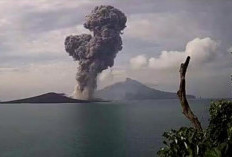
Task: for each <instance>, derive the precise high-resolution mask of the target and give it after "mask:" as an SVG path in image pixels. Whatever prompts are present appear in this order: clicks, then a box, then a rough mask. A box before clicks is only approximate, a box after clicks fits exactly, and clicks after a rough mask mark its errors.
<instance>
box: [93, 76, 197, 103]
mask: <svg viewBox="0 0 232 157" xmlns="http://www.w3.org/2000/svg"><path fill="white" fill-rule="evenodd" d="M96 97H99V98H102V99H107V100H128V99H133V100H136V99H137V100H138V99H176V98H177V95H176V93H171V92H164V91H159V90H156V89H153V88H150V87H148V86H146V85H144V84H143V83H141V82H139V81H137V80H134V79H131V78H126V80H125V81H124V82H117V83H115V84H113V85H111V86H107V87H105V88H103V89H101V90H98V91H97V92H96ZM189 97H190V98H194V96H189Z"/></svg>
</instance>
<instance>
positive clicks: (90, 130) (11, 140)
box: [0, 99, 210, 157]
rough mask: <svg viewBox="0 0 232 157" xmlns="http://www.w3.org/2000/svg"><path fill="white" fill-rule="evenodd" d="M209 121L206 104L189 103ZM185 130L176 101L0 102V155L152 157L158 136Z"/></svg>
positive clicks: (10, 156)
mask: <svg viewBox="0 0 232 157" xmlns="http://www.w3.org/2000/svg"><path fill="white" fill-rule="evenodd" d="M190 104H191V107H192V109H193V110H194V113H196V114H197V115H198V117H199V119H200V120H201V122H202V123H203V125H204V126H207V123H208V107H209V104H210V100H202V99H201V100H191V101H190ZM180 126H190V123H189V121H188V120H186V118H185V117H184V116H183V115H182V113H181V107H180V104H179V101H178V100H155V101H154V100H146V101H128V102H111V103H91V104H1V105H0V157H152V156H153V157H154V156H156V152H157V150H158V149H159V148H160V147H161V146H162V140H163V138H162V133H163V132H164V131H165V130H166V131H168V130H169V129H171V128H179V127H180Z"/></svg>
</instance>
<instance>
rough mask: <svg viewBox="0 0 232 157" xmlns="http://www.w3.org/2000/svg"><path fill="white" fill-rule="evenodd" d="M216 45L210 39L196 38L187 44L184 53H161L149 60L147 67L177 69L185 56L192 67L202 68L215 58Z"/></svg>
mask: <svg viewBox="0 0 232 157" xmlns="http://www.w3.org/2000/svg"><path fill="white" fill-rule="evenodd" d="M218 45H219V44H218V43H217V42H216V41H214V40H212V39H210V38H203V39H200V38H196V39H194V40H192V41H190V42H188V43H187V45H186V48H185V51H162V52H161V54H160V56H159V57H152V58H150V59H149V67H150V68H154V69H168V68H171V69H173V68H175V69H176V68H177V67H178V66H179V64H180V63H181V62H183V61H184V59H185V58H186V57H187V56H190V57H191V62H192V64H191V65H193V66H197V67H199V66H202V65H203V64H205V63H209V62H212V61H214V59H215V58H216V57H217V53H218V51H217V48H218Z"/></svg>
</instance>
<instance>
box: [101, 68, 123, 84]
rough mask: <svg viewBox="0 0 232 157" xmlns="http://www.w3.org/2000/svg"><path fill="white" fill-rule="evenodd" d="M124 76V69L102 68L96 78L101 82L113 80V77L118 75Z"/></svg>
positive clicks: (115, 77)
mask: <svg viewBox="0 0 232 157" xmlns="http://www.w3.org/2000/svg"><path fill="white" fill-rule="evenodd" d="M121 76H123V77H125V76H126V71H125V70H120V69H112V68H109V69H106V70H104V71H103V72H102V73H101V74H100V75H99V76H98V79H99V81H101V82H104V81H114V79H117V78H118V77H121Z"/></svg>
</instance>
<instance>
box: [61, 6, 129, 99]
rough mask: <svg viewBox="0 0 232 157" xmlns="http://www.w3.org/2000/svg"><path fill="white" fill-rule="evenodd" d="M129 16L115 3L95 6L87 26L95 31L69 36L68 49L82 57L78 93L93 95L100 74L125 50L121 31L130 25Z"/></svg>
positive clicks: (66, 46) (76, 57)
mask: <svg viewBox="0 0 232 157" xmlns="http://www.w3.org/2000/svg"><path fill="white" fill-rule="evenodd" d="M126 21H127V18H126V16H125V15H124V13H122V12H121V11H120V10H118V9H116V8H114V7H112V6H98V7H95V8H94V10H93V11H92V12H91V14H90V15H89V16H87V20H86V22H85V23H84V27H85V28H86V29H89V30H90V31H91V32H93V36H92V35H89V34H82V35H75V36H73V35H71V36H68V37H67V38H66V39H65V49H66V51H67V52H68V53H69V55H70V56H72V57H73V58H74V60H77V61H79V65H80V66H79V68H78V73H77V76H76V79H77V82H78V85H77V86H76V87H75V92H74V97H75V98H79V99H91V98H92V97H93V92H94V89H95V88H96V86H97V81H96V78H97V75H98V74H99V73H101V72H102V71H103V70H105V69H107V68H108V67H112V66H113V65H114V58H115V57H116V54H117V53H118V51H120V50H122V39H121V37H120V34H121V32H122V30H123V29H124V28H125V27H126Z"/></svg>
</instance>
